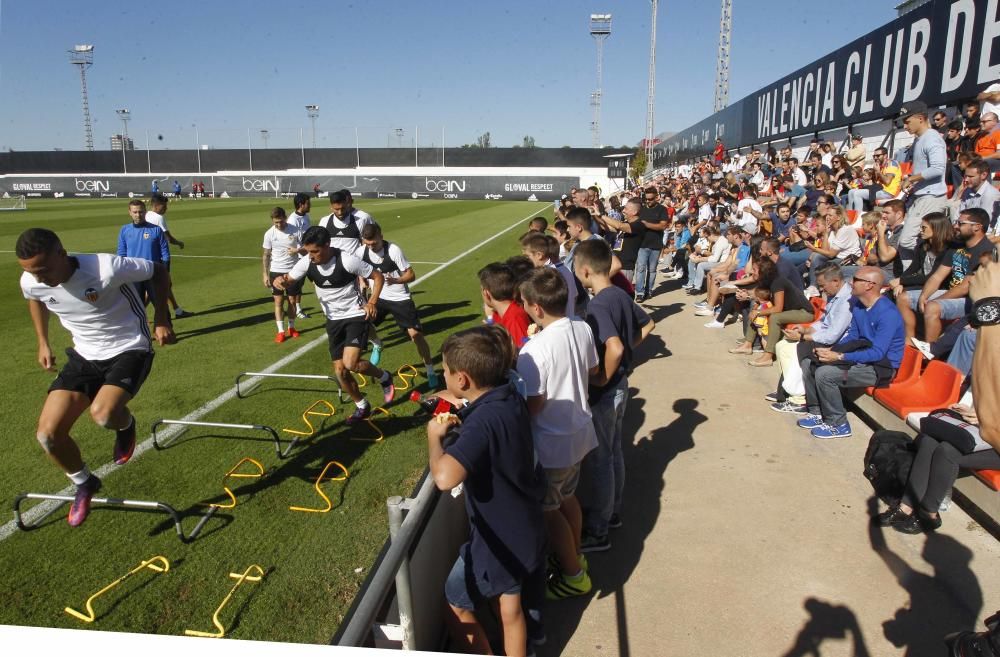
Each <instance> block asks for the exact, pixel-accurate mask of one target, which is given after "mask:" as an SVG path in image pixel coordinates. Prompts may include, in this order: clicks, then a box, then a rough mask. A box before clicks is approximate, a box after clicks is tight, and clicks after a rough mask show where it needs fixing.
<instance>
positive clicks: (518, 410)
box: [427, 326, 545, 656]
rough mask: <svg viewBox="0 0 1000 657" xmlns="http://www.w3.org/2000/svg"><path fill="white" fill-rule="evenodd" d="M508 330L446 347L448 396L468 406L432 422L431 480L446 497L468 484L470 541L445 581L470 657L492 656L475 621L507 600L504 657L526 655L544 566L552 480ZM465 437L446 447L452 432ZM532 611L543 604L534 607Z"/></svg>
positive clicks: (461, 338) (469, 333)
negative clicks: (545, 509) (515, 372)
mask: <svg viewBox="0 0 1000 657" xmlns="http://www.w3.org/2000/svg"><path fill="white" fill-rule="evenodd" d="M513 356H514V354H513V345H512V344H511V342H510V338H509V337H508V336H507V334H506V333H505V332H504V331H503V330H502V329H500V328H499V327H494V326H483V327H477V328H472V329H467V330H465V331H460V332H458V333H455V334H453V335H451V336H449V337H448V339H447V340H445V342H444V344H443V345H442V346H441V357H442V365H443V368H444V379H445V383H446V384H447V387H448V391H449V392H450V393H451V394H453V395H455V396H456V397H459V398H461V399H465V400H467V401H468V402H469V404H468V406H466V407H465V408H463V409H462V410H461V411H459V413H458V415H439V416H436V417H434V418H432V419H431V421H430V422H429V423H428V424H427V449H428V453H429V462H430V473H431V476H433V477H434V483H435V484H437V487H438V489H440V490H442V491H446V490H451V489H452V488H454V487H456V486H458V485H459V484H464V492H465V510H466V513H468V515H469V527H470V536H469V540H468V542H466V543H465V544H464V545H463V546H462V547H461V549H460V551H459V555H458V559H457V560H456V561H455V565H454V566H453V567H452V570H451V574H450V575H449V576H448V580H447V582H446V583H445V597H446V598H447V600H448V607H449V610H450V612H451V613H450V614H449V615H448V618H449V623H450V626H451V628H452V633H453V636H454V638H455V640H456V641H457V642H458V644H459V645H461V646H462V647H463V648H464V650H463V652H471V653H476V654H489V653H490V646H489V643H488V641H487V639H486V633H485V632H484V631H483V628H482V626H481V625H480V624H479V622H478V620H477V619H476V614H475V608H476V605H477V603H481V602H485V601H487V600H492V599H496V598H499V609H500V620H501V624H502V625H503V640H504V654H506V655H520V656H523V655H525V653H526V651H527V624H526V620H525V614H524V612H523V611H522V588H524V590H525V591H524V592H525V596H529V593H530V592H531V591H533V590H534V589H535V586H534V584H535V580H537V579H538V573H541V572H542V569H543V568H544V554H545V532H544V525H543V521H542V504H541V503H542V498H543V496H544V494H545V480H544V475H543V473H542V471H541V468H540V467H539V466H538V464H537V463H536V462H535V454H534V449H533V444H532V439H531V419H530V416H529V414H528V408H527V405H526V404H525V401H524V400H523V399H522V398H521V397H520V396H519V395H518V394H517V392H516V391H515V390H514V389H513V387H512V386H510V385H509V384H508V383H507V370H508V369H509V367H510V363H511V361H512V359H513ZM452 428H457V434H458V437H457V438H456V439H455V440H454V442H451V443H450V444H449V445H448V446H447V447H446V446H445V444H444V443H445V436H446V435H448V433H449V430H450V429H452ZM525 602H526V603H527V604H528V606H529V608H531V607H533V604H532V603H533V602H534V600H527V599H526V600H525Z"/></svg>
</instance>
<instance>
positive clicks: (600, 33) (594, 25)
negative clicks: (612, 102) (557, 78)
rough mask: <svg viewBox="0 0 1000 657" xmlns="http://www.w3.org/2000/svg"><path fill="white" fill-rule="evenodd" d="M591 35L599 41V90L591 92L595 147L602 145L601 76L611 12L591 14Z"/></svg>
mask: <svg viewBox="0 0 1000 657" xmlns="http://www.w3.org/2000/svg"><path fill="white" fill-rule="evenodd" d="M590 36H592V37H594V41H595V42H596V43H597V91H595V92H594V93H592V94H590V105H591V106H592V107H593V109H594V118H593V120H591V122H590V133H591V136H592V137H593V146H594V148H600V147H601V78H602V77H603V76H602V73H603V68H604V42H605V40H607V38H608V37H609V36H611V14H591V15H590Z"/></svg>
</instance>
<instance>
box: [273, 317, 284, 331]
mask: <svg viewBox="0 0 1000 657" xmlns="http://www.w3.org/2000/svg"><path fill="white" fill-rule="evenodd" d="M274 323H275V324H277V325H278V333H284V332H285V323H284V322H283V321H281V320H280V319H276V320H274Z"/></svg>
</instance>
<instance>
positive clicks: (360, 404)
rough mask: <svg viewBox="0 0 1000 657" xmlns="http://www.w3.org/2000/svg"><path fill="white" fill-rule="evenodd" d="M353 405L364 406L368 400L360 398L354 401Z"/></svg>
mask: <svg viewBox="0 0 1000 657" xmlns="http://www.w3.org/2000/svg"><path fill="white" fill-rule="evenodd" d="M354 405H355V406H357V407H358V408H365V407H367V406H368V400H367V399H362V400H361V401H359V402H354Z"/></svg>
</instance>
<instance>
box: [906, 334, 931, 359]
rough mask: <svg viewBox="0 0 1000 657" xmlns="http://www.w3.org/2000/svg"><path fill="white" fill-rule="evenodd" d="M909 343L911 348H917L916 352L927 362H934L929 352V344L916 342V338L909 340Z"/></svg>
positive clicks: (921, 341)
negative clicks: (911, 344) (911, 345)
mask: <svg viewBox="0 0 1000 657" xmlns="http://www.w3.org/2000/svg"><path fill="white" fill-rule="evenodd" d="M910 342H912V343H913V346H914V347H916V348H917V351H919V352H920V353H922V354H923V355H924V358H926V359H927V360H934V354H933V353H932V352H931V343H930V342H924V341H923V340H918V339H916V338H910Z"/></svg>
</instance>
